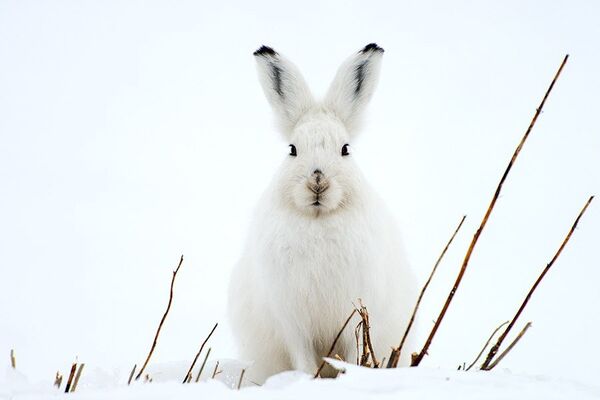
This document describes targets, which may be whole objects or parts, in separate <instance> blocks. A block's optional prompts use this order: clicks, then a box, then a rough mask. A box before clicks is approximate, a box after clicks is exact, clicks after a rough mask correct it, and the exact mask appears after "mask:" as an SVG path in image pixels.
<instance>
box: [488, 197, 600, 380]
mask: <svg viewBox="0 0 600 400" xmlns="http://www.w3.org/2000/svg"><path fill="white" fill-rule="evenodd" d="M592 200H594V196H590V198H589V199H588V200H587V202H586V203H585V205H584V206H583V208H582V209H581V211H580V212H579V214H578V215H577V218H576V219H575V222H573V225H572V226H571V229H570V230H569V232H568V233H567V236H565V238H564V239H563V241H562V243H561V245H560V247H559V248H558V250H557V251H556V253H555V254H554V256H553V257H552V259H551V260H550V262H549V263H548V264H547V265H546V267H545V268H544V269H543V270H542V273H541V274H540V276H538V278H537V279H536V281H535V282H534V283H533V286H532V287H531V289H529V292H528V293H527V296H525V300H523V302H522V303H521V306H520V307H519V309H518V310H517V312H516V314H515V316H514V317H513V318H512V320H511V321H510V324H508V326H507V327H506V329H505V330H504V332H503V333H502V335H500V337H499V338H498V341H497V342H496V344H494V346H492V348H491V349H490V351H489V353H488V355H487V357H486V359H485V361H484V362H483V364H482V365H481V369H482V370H486V371H487V370H490V369H492V368H494V367H495V366H496V365H497V364H498V362H500V360H501V358H500V357H498V358H499V359H498V360H497V361H498V362H493V359H494V356H495V355H496V353H497V352H498V350H499V349H500V346H501V345H502V342H503V341H504V340H505V339H506V336H507V335H508V333H509V332H510V330H511V329H512V327H513V326H514V325H515V323H516V322H517V319H519V317H520V316H521V313H522V312H523V310H524V309H525V307H526V306H527V303H528V302H529V299H530V298H531V296H532V295H533V292H535V290H536V289H537V287H538V285H539V284H540V282H541V281H542V279H544V276H546V274H547V273H548V271H549V270H550V268H552V266H553V265H554V262H555V261H556V260H557V259H558V257H559V256H560V253H562V251H563V249H564V248H565V246H566V245H567V243H568V242H569V239H570V238H571V235H573V232H574V231H575V228H577V224H578V223H579V220H580V219H581V217H582V216H583V214H584V213H585V211H586V210H587V208H588V207H589V205H590V203H591V202H592ZM529 326H531V323H528V324H527V325H526V326H525V328H524V329H523V331H522V332H521V334H520V335H519V336H518V337H517V339H516V341H518V340H519V339H520V338H521V337H522V336H523V334H525V332H526V331H527V329H528V328H529ZM516 341H515V342H513V344H511V346H510V347H509V349H512V346H514V344H516ZM509 349H507V350H509ZM503 357H504V356H502V358H503Z"/></svg>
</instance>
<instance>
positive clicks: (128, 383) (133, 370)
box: [127, 364, 137, 385]
mask: <svg viewBox="0 0 600 400" xmlns="http://www.w3.org/2000/svg"><path fill="white" fill-rule="evenodd" d="M136 368H137V364H133V368H132V369H131V372H130V373H129V379H127V385H131V380H132V379H133V375H134V374H135V369H136Z"/></svg>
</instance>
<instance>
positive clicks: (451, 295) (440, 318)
mask: <svg viewBox="0 0 600 400" xmlns="http://www.w3.org/2000/svg"><path fill="white" fill-rule="evenodd" d="M568 59H569V55H568V54H567V55H566V56H565V58H564V59H563V62H562V64H561V65H560V67H559V68H558V71H557V72H556V74H555V75H554V79H553V80H552V83H550V86H549V87H548V90H546V94H545V95H544V97H543V99H542V102H541V103H540V105H539V106H538V108H537V109H536V110H535V114H534V115H533V118H532V119H531V122H530V123H529V127H528V128H527V130H526V131H525V134H524V135H523V138H522V139H521V142H520V143H519V145H518V146H517V148H516V149H515V152H514V153H513V155H512V158H511V159H510V161H509V163H508V166H507V167H506V170H505V171H504V174H503V175H502V178H501V179H500V182H499V183H498V186H497V187H496V192H495V193H494V196H493V197H492V201H491V202H490V204H489V206H488V208H487V211H486V213H485V215H484V217H483V219H482V220H481V224H480V225H479V228H478V229H477V231H476V232H475V234H474V235H473V239H472V240H471V244H470V245H469V249H468V250H467V253H466V254H465V258H464V260H463V263H462V266H461V268H460V271H459V273H458V276H457V277H456V281H455V282H454V285H453V286H452V290H450V293H449V294H448V298H447V299H446V303H444V306H443V307H442V310H441V312H440V315H439V316H438V318H437V320H436V321H435V324H434V325H433V328H432V329H431V332H430V333H429V337H428V338H427V340H426V342H425V345H424V346H423V348H422V349H421V351H420V352H419V353H418V354H417V355H416V356H414V357H413V359H412V362H411V365H412V366H418V365H419V364H420V363H421V361H422V360H423V357H425V355H426V354H427V350H429V346H430V345H431V342H432V341H433V338H434V336H435V334H436V332H437V330H438V329H439V327H440V324H441V323H442V321H443V319H444V316H445V315H446V311H448V307H450V303H451V302H452V299H453V298H454V294H455V293H456V290H457V289H458V286H459V285H460V282H461V281H462V278H463V276H464V274H465V271H466V270H467V266H468V265H469V260H470V259H471V255H472V254H473V250H474V249H475V245H476V244H477V241H478V240H479V237H480V235H481V233H482V232H483V229H484V228H485V225H486V224H487V221H488V219H489V217H490V215H491V213H492V211H493V209H494V206H495V204H496V201H497V200H498V197H499V196H500V192H501V191H502V186H503V185H504V181H506V178H507V177H508V174H509V172H510V170H511V169H512V167H513V165H514V163H515V161H516V160H517V157H518V156H519V153H520V152H521V149H522V148H523V145H524V144H525V141H526V140H527V138H528V137H529V134H530V133H531V130H532V129H533V127H534V125H535V122H536V121H537V119H538V116H539V115H540V113H541V112H542V109H543V108H544V104H545V103H546V99H547V98H548V96H549V95H550V92H551V91H552V88H553V87H554V84H555V83H556V80H557V79H558V77H559V76H560V73H561V71H562V70H563V67H564V66H565V64H566V63H567V60H568Z"/></svg>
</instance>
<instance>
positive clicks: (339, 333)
mask: <svg viewBox="0 0 600 400" xmlns="http://www.w3.org/2000/svg"><path fill="white" fill-rule="evenodd" d="M354 314H356V309H354V310H352V313H350V316H349V317H348V319H346V322H344V325H343V326H342V329H340V331H339V332H338V334H337V336H336V337H335V339H334V340H333V343H331V348H330V349H329V351H328V352H327V355H326V356H325V357H331V355H332V354H333V350H334V349H335V345H336V344H337V342H338V340H340V337H341V336H342V333H343V332H344V329H346V326H348V324H349V323H350V320H351V319H352V317H354ZM324 366H325V360H323V361H322V362H321V365H319V369H317V372H316V373H315V376H314V377H315V378H318V377H319V374H320V373H321V370H322V369H323V367H324Z"/></svg>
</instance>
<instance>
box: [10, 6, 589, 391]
mask: <svg viewBox="0 0 600 400" xmlns="http://www.w3.org/2000/svg"><path fill="white" fill-rule="evenodd" d="M599 17H600V3H598V2H596V1H568V2H567V1H554V2H546V1H539V2H534V1H530V2H526V1H503V2H491V1H490V2H487V1H454V2H443V1H439V2H432V1H394V2H392V1H390V2H369V3H368V4H367V3H365V2H359V1H346V2H317V1H314V2H313V1H304V2H302V4H301V5H300V4H297V5H292V4H288V3H282V2H276V1H252V2H239V3H237V4H233V3H229V4H225V2H200V1H179V2H167V1H162V2H159V1H130V2H121V1H102V2H100V1H97V2H91V1H84V2H82V1H54V2H43V1H6V0H3V1H1V2H0V58H1V61H0V365H2V363H3V362H4V361H2V359H3V358H4V356H2V355H3V354H4V355H6V358H5V360H6V362H7V363H8V352H9V350H10V349H11V348H15V349H16V351H17V357H18V363H19V365H20V368H21V369H22V370H23V371H24V372H25V373H27V374H29V375H30V376H32V377H39V378H42V377H44V378H49V377H50V376H52V375H53V374H54V372H55V371H56V370H57V369H60V370H62V371H64V370H66V369H67V368H68V365H69V363H70V362H71V361H72V360H73V358H74V357H75V356H78V357H79V359H80V360H81V361H84V362H86V363H87V364H88V365H91V366H101V367H103V368H106V369H110V368H112V367H115V366H131V365H132V364H133V363H134V362H138V363H139V362H140V361H142V359H143V357H144V356H145V353H146V351H147V349H148V346H149V344H150V342H151V339H152V335H153V334H154V330H155V327H156V324H157V323H158V320H159V319H160V316H161V315H162V312H163V310H164V307H165V304H166V301H167V294H168V285H169V280H170V277H171V270H172V269H173V268H174V267H175V265H176V263H177V261H178V259H179V255H180V254H181V253H183V254H185V257H186V260H185V263H184V266H183V267H182V269H181V271H180V275H179V278H178V281H177V285H176V294H175V296H176V297H175V299H174V304H173V308H172V311H171V314H170V317H169V319H168V320H167V323H166V325H165V327H164V329H163V336H162V337H161V340H160V342H159V346H158V348H157V351H156V353H155V359H156V361H168V360H187V359H190V358H191V357H192V356H193V354H194V353H195V352H196V350H197V347H198V345H199V343H200V341H201V339H202V338H203V337H204V336H205V334H206V333H207V332H208V330H209V329H210V327H211V326H212V324H213V323H214V322H215V321H221V322H223V323H224V322H225V318H224V312H225V307H226V303H225V298H226V296H225V293H226V287H227V282H228V278H229V273H230V270H231V267H232V265H233V264H234V263H235V261H236V259H237V257H238V255H239V252H240V249H241V247H242V245H243V240H244V236H245V230H246V227H247V223H248V220H249V218H250V216H251V213H252V208H253V205H254V203H255V202H256V200H257V198H258V196H259V195H260V193H261V192H262V190H263V188H264V187H265V186H266V184H267V182H268V181H269V180H270V179H271V176H272V174H273V172H274V170H275V169H276V168H277V166H278V164H279V162H280V161H281V159H282V158H283V157H285V156H286V154H287V143H285V142H283V141H282V140H281V139H280V137H279V135H278V133H277V132H276V131H275V130H274V126H273V124H272V119H271V111H270V109H269V107H268V104H267V102H266V100H265V99H264V98H263V94H262V92H261V89H260V87H259V84H258V82H257V79H256V76H255V68H254V60H253V57H252V51H253V50H255V49H256V48H257V47H259V46H260V45H261V44H268V45H271V46H273V47H274V48H275V49H276V50H278V51H279V52H281V53H284V54H286V55H287V56H288V57H289V58H290V59H292V60H293V61H295V62H296V64H297V65H298V66H299V67H300V69H301V70H302V71H303V73H304V75H305V77H306V79H307V81H308V82H309V84H311V86H312V87H313V88H314V89H315V91H316V92H317V93H322V92H323V91H324V90H325V89H326V87H327V85H328V84H329V81H330V79H331V78H332V77H333V74H334V73H335V70H336V68H337V67H338V65H339V64H340V63H341V62H342V60H343V59H344V58H345V57H347V56H348V55H349V54H351V53H352V52H354V51H357V50H358V49H360V48H361V47H362V46H364V45H365V44H367V43H369V42H377V43H378V44H379V45H381V46H382V47H383V48H385V50H386V53H385V57H384V64H383V71H382V76H381V80H380V86H379V90H378V91H377V93H376V94H375V97H374V99H373V102H372V105H371V107H370V110H369V118H368V123H367V124H366V129H365V132H364V134H363V135H362V136H361V137H360V139H359V140H358V141H357V143H353V148H354V155H355V157H357V158H358V159H359V162H360V163H361V165H362V168H363V169H364V172H365V174H366V175H367V176H368V177H369V179H370V180H371V182H372V184H373V186H375V187H376V188H377V190H378V191H379V192H380V194H381V195H382V196H383V197H384V198H385V199H386V200H387V202H388V204H389V206H390V208H391V209H392V210H393V212H394V213H395V215H396V216H397V218H398V220H399V221H400V223H401V224H402V230H403V232H404V236H405V240H406V247H407V249H408V253H409V258H410V261H411V263H412V265H413V266H414V268H415V269H416V271H417V273H418V275H419V276H420V277H421V278H422V279H424V278H425V276H426V275H427V274H428V273H429V270H430V268H431V266H432V264H433V262H434V260H435V258H436V257H437V255H438V253H439V251H440V250H441V248H442V247H443V245H444V244H445V242H446V240H447V238H448V237H449V235H450V233H451V231H452V230H453V229H454V226H455V225H456V224H457V223H458V221H459V219H460V216H461V215H462V214H468V220H467V223H466V225H465V227H464V229H463V231H462V233H461V234H460V235H459V237H458V238H457V240H456V242H455V246H454V247H453V248H452V249H451V251H450V252H449V253H448V255H447V258H446V259H445V262H444V263H443V264H442V266H441V267H440V274H439V276H438V278H437V279H436V280H435V282H434V284H433V285H432V286H431V289H430V292H429V294H428V296H427V297H426V300H425V303H424V306H423V309H422V314H421V315H422V317H423V320H424V321H423V322H424V323H423V328H422V332H423V333H426V332H427V331H428V328H429V327H430V321H431V320H432V319H433V318H435V316H436V315H437V312H438V310H439V308H440V307H441V304H442V303H443V301H444V299H445V297H446V295H447V292H448V290H449V288H450V286H451V282H452V281H453V279H454V276H455V274H456V272H457V270H458V268H459V266H460V262H461V261H462V256H463V254H464V252H465V251H466V247H467V245H468V242H469V240H470V238H471V236H472V234H473V233H474V230H475V228H476V226H477V225H478V224H479V220H480V219H481V216H482V215H483V212H484V210H485V208H486V207H487V204H488V202H489V200H490V197H491V194H492V193H493V190H494V189H495V186H496V184H497V181H498V179H499V177H500V175H501V173H502V172H503V170H504V168H505V166H506V163H507V161H508V159H509V158H510V155H511V154H512V151H513V149H514V147H515V146H516V144H517V143H518V140H519V139H520V137H521V135H522V133H523V131H524V129H525V128H526V127H527V124H528V123H529V120H530V118H531V116H532V114H533V112H534V110H535V107H536V106H537V105H538V103H539V101H540V99H541V97H542V95H543V93H544V91H545V90H546V87H547V86H548V84H549V82H550V80H551V78H552V76H553V74H554V72H555V70H556V69H557V67H558V65H559V64H560V61H561V60H562V58H563V56H564V55H565V54H566V53H569V54H570V60H569V63H568V64H567V67H566V69H565V71H564V73H563V76H562V77H561V79H560V81H559V82H558V84H557V86H556V87H555V90H554V91H553V93H552V95H551V97H550V99H549V101H548V103H547V105H546V107H545V109H544V113H543V114H542V115H541V117H540V119H539V121H538V124H537V126H536V127H535V130H534V132H533V134H532V136H531V138H530V141H529V142H528V143H527V145H526V147H525V148H524V150H523V152H522V154H521V158H520V159H519V160H518V162H517V164H516V166H515V168H514V169H513V172H512V174H511V175H510V177H509V179H508V182H507V184H506V186H505V190H504V192H503V195H502V197H501V198H500V201H499V202H498V204H497V207H496V210H495V212H494V214H493V215H492V218H491V219H490V222H489V224H488V228H487V230H486V231H485V232H484V234H483V235H482V238H481V240H480V244H479V246H478V247H477V249H476V251H475V254H474V256H473V258H472V260H471V264H470V270H469V271H468V272H467V275H466V278H465V280H464V281H463V286H462V287H461V288H460V290H459V292H458V294H457V296H456V298H455V301H454V303H453V305H452V308H451V309H450V311H449V313H448V315H447V318H446V320H445V322H444V324H443V325H442V327H441V329H440V330H439V332H438V335H437V337H436V340H435V342H434V344H433V346H432V347H431V349H430V356H429V357H428V358H426V360H425V361H424V362H423V365H427V366H445V367H450V368H455V367H456V366H457V365H458V364H459V363H462V362H463V361H465V362H468V361H470V360H471V358H472V357H473V356H474V355H475V354H476V353H477V351H478V350H479V348H480V346H481V345H482V342H483V341H484V340H485V339H486V338H487V336H488V335H489V333H490V332H491V330H492V329H493V328H494V327H495V326H496V325H497V324H498V323H499V322H501V321H503V320H506V319H509V318H510V317H511V316H512V314H513V313H514V311H515V310H516V307H517V306H518V304H520V302H521V300H522V298H523V296H524V295H525V293H526V291H527V290H528V288H529V286H530V285H531V283H532V281H533V280H534V279H535V277H536V276H537V274H538V273H539V271H540V270H541V269H542V268H543V267H544V265H545V263H546V262H547V261H548V260H549V259H550V258H551V256H552V254H553V253H554V251H555V249H556V248H557V247H558V245H559V244H560V242H561V241H562V238H563V236H564V235H565V234H566V232H567V230H568V228H569V227H570V225H571V223H572V221H573V219H574V218H575V216H576V214H577V212H578V211H579V209H580V208H581V207H582V206H583V204H584V202H585V200H586V199H587V197H588V196H589V195H590V194H593V193H596V194H600V123H599V121H598V105H599V103H598V93H600V78H599V77H598V76H599V75H598V74H599V72H598V71H600V55H599V50H598V42H599V40H600V24H598V19H599ZM599 201H600V200H599ZM599 245H600V205H599V204H592V206H591V208H590V209H589V211H588V214H587V215H586V216H585V218H584V219H583V220H582V222H581V224H580V228H579V229H578V230H577V231H576V233H575V235H574V237H573V239H572V241H571V242H570V244H569V246H568V247H567V249H566V250H565V252H564V253H563V255H562V256H561V258H560V259H559V261H558V262H557V263H556V265H555V267H554V269H553V270H551V271H550V273H549V275H548V276H547V279H546V280H545V281H544V282H543V283H542V285H541V286H540V288H539V290H538V292H536V294H535V296H534V298H533V299H532V300H531V302H530V305H529V307H528V309H527V310H526V312H525V313H524V315H523V317H522V320H521V322H520V323H519V324H518V328H520V327H521V326H522V325H524V323H525V322H526V321H529V320H531V321H533V328H532V329H531V330H530V331H529V332H528V334H527V336H526V337H525V338H524V339H523V340H522V342H521V343H520V344H519V345H518V347H517V348H516V349H515V350H514V352H513V353H512V354H511V355H510V356H509V357H507V358H506V359H505V361H504V362H503V365H504V367H507V368H510V369H511V370H514V371H519V372H527V373H532V374H550V375H555V376H561V377H570V378H573V377H575V378H578V379H581V380H587V381H592V382H594V381H595V382H597V378H598V376H599V375H600V367H599V366H598V362H597V360H598V358H600V347H598V346H597V337H598V336H599V334H600V313H599V312H598V310H597V307H598V304H600V292H599V291H598V281H599V280H600V261H599V260H600V254H599V252H600V246H599ZM367 306H368V305H367ZM227 329H228V328H227V327H226V326H225V325H223V329H220V330H219V331H217V334H216V336H215V341H214V342H213V353H212V354H213V355H214V356H215V357H226V356H233V355H234V353H233V348H232V346H231V340H230V338H229V333H228V332H227ZM374 329H376V327H374ZM382 352H383V351H382Z"/></svg>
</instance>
